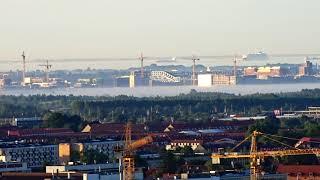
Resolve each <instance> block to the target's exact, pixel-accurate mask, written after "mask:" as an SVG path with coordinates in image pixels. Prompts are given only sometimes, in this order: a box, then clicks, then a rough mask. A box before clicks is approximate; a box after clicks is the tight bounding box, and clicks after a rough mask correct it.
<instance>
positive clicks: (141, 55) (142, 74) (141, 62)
mask: <svg viewBox="0 0 320 180" xmlns="http://www.w3.org/2000/svg"><path fill="white" fill-rule="evenodd" d="M139 59H140V65H141V78H144V67H143V60H144V59H145V57H144V56H143V53H142V52H141V53H140V57H139Z"/></svg>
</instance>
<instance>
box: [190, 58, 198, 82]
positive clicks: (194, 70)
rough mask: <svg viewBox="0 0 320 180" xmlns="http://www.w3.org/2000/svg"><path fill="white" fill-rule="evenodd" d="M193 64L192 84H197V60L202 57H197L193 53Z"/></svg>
mask: <svg viewBox="0 0 320 180" xmlns="http://www.w3.org/2000/svg"><path fill="white" fill-rule="evenodd" d="M191 60H192V62H193V64H192V85H193V86H195V85H196V61H199V60H200V58H198V57H196V56H195V55H192V58H191Z"/></svg>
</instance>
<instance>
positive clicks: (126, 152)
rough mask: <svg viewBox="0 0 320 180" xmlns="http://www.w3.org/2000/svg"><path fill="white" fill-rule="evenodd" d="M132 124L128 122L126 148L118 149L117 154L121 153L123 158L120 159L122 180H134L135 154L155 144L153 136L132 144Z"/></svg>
mask: <svg viewBox="0 0 320 180" xmlns="http://www.w3.org/2000/svg"><path fill="white" fill-rule="evenodd" d="M131 134H132V124H131V122H128V123H127V124H126V126H125V141H124V147H123V148H121V147H117V148H116V149H115V151H116V152H121V153H122V156H121V157H120V158H119V173H120V180H133V179H134V174H135V162H134V152H135V151H136V150H137V149H139V148H141V147H142V146H144V145H147V144H149V143H151V142H153V138H152V136H151V135H148V136H146V137H143V138H141V139H138V140H136V141H133V142H132V139H131Z"/></svg>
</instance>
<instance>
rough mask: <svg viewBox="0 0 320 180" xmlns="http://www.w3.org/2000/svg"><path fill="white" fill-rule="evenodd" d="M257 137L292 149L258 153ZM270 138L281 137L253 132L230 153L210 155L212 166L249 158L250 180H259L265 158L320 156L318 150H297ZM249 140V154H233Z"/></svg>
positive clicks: (319, 150)
mask: <svg viewBox="0 0 320 180" xmlns="http://www.w3.org/2000/svg"><path fill="white" fill-rule="evenodd" d="M258 136H262V137H264V138H266V139H269V140H271V141H274V142H277V143H280V144H282V145H284V146H287V147H290V148H292V149H285V150H277V151H258V145H257V137H258ZM270 136H271V137H270ZM272 137H281V136H276V135H270V134H265V133H262V132H258V131H254V132H253V133H252V134H250V135H249V136H248V137H246V138H245V139H244V140H243V141H242V142H240V143H239V144H238V145H236V146H235V147H234V148H233V149H231V151H230V152H228V153H213V154H212V155H211V159H212V164H220V159H238V158H249V159H250V179H251V180H257V179H260V176H261V164H260V161H261V160H262V159H263V158H265V157H283V156H292V155H306V154H316V155H319V154H320V149H319V148H310V149H299V148H297V147H292V146H290V145H287V144H285V143H282V142H280V141H278V140H276V139H273V138H272ZM250 138H251V148H250V152H249V153H246V154H244V153H238V152H233V151H234V150H235V149H236V148H237V147H239V146H240V145H241V144H242V143H244V142H245V141H247V140H249V139H250ZM283 138H286V137H283ZM287 139H293V138H287Z"/></svg>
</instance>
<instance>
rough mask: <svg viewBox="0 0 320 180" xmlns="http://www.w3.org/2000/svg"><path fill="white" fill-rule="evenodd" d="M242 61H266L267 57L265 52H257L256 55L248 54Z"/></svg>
mask: <svg viewBox="0 0 320 180" xmlns="http://www.w3.org/2000/svg"><path fill="white" fill-rule="evenodd" d="M242 59H243V60H245V61H256V60H259V61H261V60H268V59H269V56H268V54H266V53H265V52H262V51H260V52H257V53H250V54H246V55H243V56H242Z"/></svg>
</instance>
